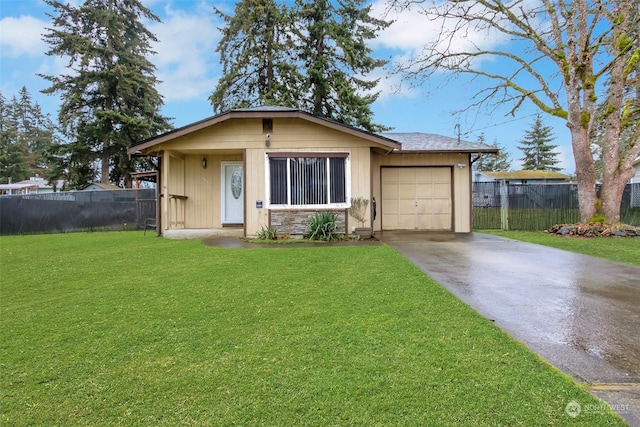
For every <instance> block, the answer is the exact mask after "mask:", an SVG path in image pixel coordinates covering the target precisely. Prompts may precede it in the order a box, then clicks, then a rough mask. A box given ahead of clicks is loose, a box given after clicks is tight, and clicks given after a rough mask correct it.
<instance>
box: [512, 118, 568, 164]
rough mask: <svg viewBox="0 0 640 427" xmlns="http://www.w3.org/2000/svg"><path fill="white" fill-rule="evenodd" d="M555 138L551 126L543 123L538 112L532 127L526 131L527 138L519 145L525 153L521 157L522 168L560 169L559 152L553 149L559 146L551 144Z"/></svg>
mask: <svg viewBox="0 0 640 427" xmlns="http://www.w3.org/2000/svg"><path fill="white" fill-rule="evenodd" d="M554 139H555V138H554V137H553V133H552V129H551V127H550V126H545V125H544V124H543V123H542V117H541V116H540V113H538V114H536V118H535V120H534V122H533V124H532V125H531V129H529V130H528V131H526V133H525V138H524V139H523V140H522V141H520V146H518V148H519V149H520V150H522V152H523V154H524V157H523V158H522V159H520V160H522V169H523V170H549V171H559V170H560V168H559V167H557V166H556V165H557V164H558V162H559V160H558V159H557V156H558V154H559V153H557V152H555V151H553V150H554V149H556V148H557V147H558V146H557V145H550V144H549V143H550V142H551V141H553V140H554Z"/></svg>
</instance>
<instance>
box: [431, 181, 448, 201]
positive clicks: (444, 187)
mask: <svg viewBox="0 0 640 427" xmlns="http://www.w3.org/2000/svg"><path fill="white" fill-rule="evenodd" d="M432 191H433V197H435V198H437V199H448V198H450V197H451V184H450V183H448V182H447V183H446V184H433V190H432Z"/></svg>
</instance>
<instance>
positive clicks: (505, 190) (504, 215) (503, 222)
mask: <svg viewBox="0 0 640 427" xmlns="http://www.w3.org/2000/svg"><path fill="white" fill-rule="evenodd" d="M500 228H501V229H502V230H509V185H508V184H507V181H505V180H504V179H503V180H501V181H500Z"/></svg>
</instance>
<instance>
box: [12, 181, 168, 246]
mask: <svg viewBox="0 0 640 427" xmlns="http://www.w3.org/2000/svg"><path fill="white" fill-rule="evenodd" d="M155 197H156V193H155V190H153V189H142V190H117V191H76V192H64V193H48V194H30V195H21V196H2V197H0V234H3V235H7V234H26V233H61V232H68V231H76V230H89V231H93V230H110V229H111V230H123V229H142V228H143V226H144V221H145V219H146V218H155V215H156V199H155Z"/></svg>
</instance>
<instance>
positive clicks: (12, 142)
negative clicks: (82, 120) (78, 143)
mask: <svg viewBox="0 0 640 427" xmlns="http://www.w3.org/2000/svg"><path fill="white" fill-rule="evenodd" d="M0 101H1V102H0V104H1V105H0V109H1V110H2V112H1V114H2V118H1V124H0V129H1V130H0V132H1V138H2V140H1V142H0V146H1V152H2V154H0V157H2V159H1V160H0V164H1V165H2V166H0V168H1V169H2V172H0V180H2V182H7V181H8V179H9V177H11V179H12V181H13V182H17V181H21V180H24V179H27V178H29V177H30V176H36V175H42V176H47V175H48V172H49V168H50V166H51V165H50V164H49V163H48V162H47V158H46V154H45V152H46V151H47V150H48V149H49V148H50V146H51V145H52V144H55V143H56V142H57V138H58V136H57V134H56V129H55V126H54V124H53V122H52V121H51V118H50V116H49V115H48V114H43V113H42V109H41V108H40V105H39V104H38V103H37V102H33V101H32V98H31V94H30V93H29V91H28V90H27V88H26V87H22V89H20V92H19V93H18V96H17V97H16V96H13V97H12V98H11V101H10V102H7V101H6V99H5V97H4V96H3V95H2V94H1V93H0Z"/></svg>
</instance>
